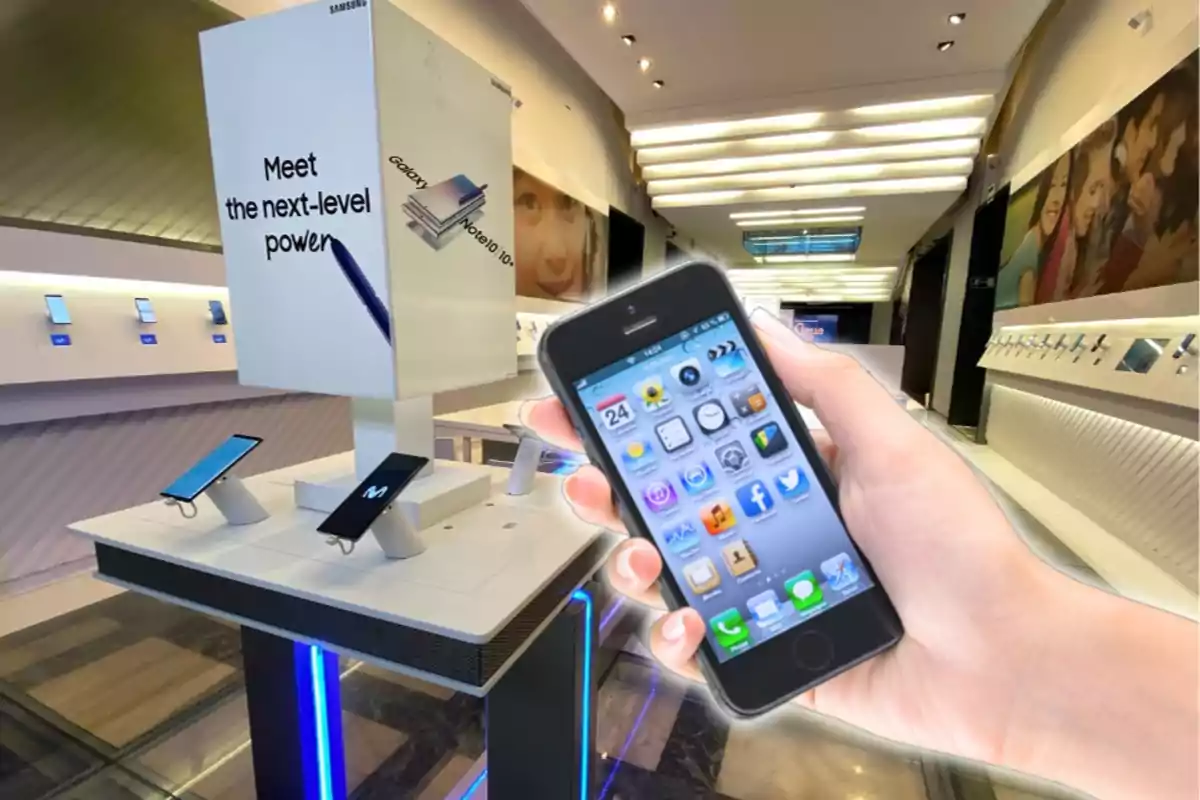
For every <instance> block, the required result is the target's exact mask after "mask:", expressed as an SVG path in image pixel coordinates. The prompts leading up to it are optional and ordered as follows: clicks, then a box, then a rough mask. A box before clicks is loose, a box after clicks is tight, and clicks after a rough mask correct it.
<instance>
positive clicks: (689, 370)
mask: <svg viewBox="0 0 1200 800" xmlns="http://www.w3.org/2000/svg"><path fill="white" fill-rule="evenodd" d="M671 377H672V378H674V379H675V382H676V383H678V384H679V385H680V386H682V387H683V388H684V389H686V390H688V391H690V392H694V391H696V390H697V389H700V388H701V387H703V386H704V384H706V383H708V381H707V380H705V378H704V372H703V371H702V370H701V369H700V360H699V359H696V358H688V359H685V360H683V361H680V362H679V363H678V364H676V365H675V366H673V367H671Z"/></svg>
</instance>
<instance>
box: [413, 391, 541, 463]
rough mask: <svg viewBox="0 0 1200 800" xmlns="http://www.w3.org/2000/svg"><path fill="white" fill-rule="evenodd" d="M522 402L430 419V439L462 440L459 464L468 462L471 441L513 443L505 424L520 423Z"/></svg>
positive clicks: (467, 410)
mask: <svg viewBox="0 0 1200 800" xmlns="http://www.w3.org/2000/svg"><path fill="white" fill-rule="evenodd" d="M522 405H524V401H523V400H512V401H509V402H506V403H496V404H494V405H490V406H479V407H478V408H468V409H464V410H462V411H455V412H454V413H452V414H439V415H437V416H436V417H434V418H433V433H434V436H437V437H440V438H460V439H462V452H463V459H462V460H463V461H470V460H471V442H472V440H473V439H485V440H487V441H492V442H508V443H509V444H516V443H517V441H518V439H517V437H516V436H515V435H514V434H513V432H512V431H510V430H509V429H508V428H505V427H504V426H505V425H520V424H521V406H522Z"/></svg>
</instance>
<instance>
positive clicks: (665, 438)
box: [654, 417, 692, 453]
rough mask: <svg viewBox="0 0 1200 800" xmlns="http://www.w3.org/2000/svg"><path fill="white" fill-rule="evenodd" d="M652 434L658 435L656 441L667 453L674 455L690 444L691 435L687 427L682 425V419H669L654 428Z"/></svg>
mask: <svg viewBox="0 0 1200 800" xmlns="http://www.w3.org/2000/svg"><path fill="white" fill-rule="evenodd" d="M654 432H655V433H656V434H658V440H659V441H660V442H662V446H663V449H664V450H666V451H667V452H668V453H674V452H675V451H676V450H680V449H682V448H684V447H687V446H688V445H689V444H691V443H692V434H691V433H689V432H688V429H687V425H685V424H683V417H671V418H670V419H669V420H667V421H666V422H660V423H658V424H657V425H655V426H654Z"/></svg>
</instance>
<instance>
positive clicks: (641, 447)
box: [621, 439, 657, 472]
mask: <svg viewBox="0 0 1200 800" xmlns="http://www.w3.org/2000/svg"><path fill="white" fill-rule="evenodd" d="M656 460H657V459H655V457H654V448H653V447H651V446H650V443H649V442H647V441H645V440H644V439H633V440H631V441H628V442H626V443H625V449H624V450H622V451H621V462H622V463H624V464H625V466H626V468H627V469H629V470H630V471H631V472H645V471H646V470H648V469H650V468H651V467H653V466H654V463H655V461H656Z"/></svg>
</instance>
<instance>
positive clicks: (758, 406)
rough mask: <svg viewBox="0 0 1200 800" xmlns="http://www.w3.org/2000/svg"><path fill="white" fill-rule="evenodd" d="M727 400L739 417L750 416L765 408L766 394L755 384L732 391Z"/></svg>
mask: <svg viewBox="0 0 1200 800" xmlns="http://www.w3.org/2000/svg"><path fill="white" fill-rule="evenodd" d="M729 401H730V402H731V403H733V410H734V411H736V412H737V415H738V416H739V417H752V416H754V415H755V414H757V413H759V412H760V411H765V410H766V409H767V396H766V395H765V394H763V393H762V390H761V389H759V388H758V386H757V385H755V386H751V387H750V388H749V389H742V390H741V391H740V392H734V393H733V394H731V395H730V396H729Z"/></svg>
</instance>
